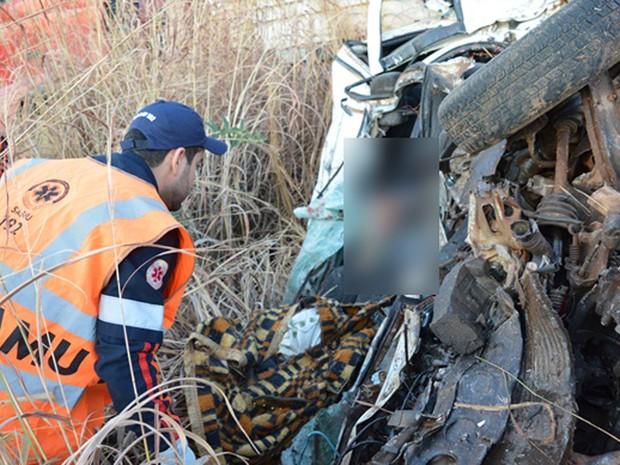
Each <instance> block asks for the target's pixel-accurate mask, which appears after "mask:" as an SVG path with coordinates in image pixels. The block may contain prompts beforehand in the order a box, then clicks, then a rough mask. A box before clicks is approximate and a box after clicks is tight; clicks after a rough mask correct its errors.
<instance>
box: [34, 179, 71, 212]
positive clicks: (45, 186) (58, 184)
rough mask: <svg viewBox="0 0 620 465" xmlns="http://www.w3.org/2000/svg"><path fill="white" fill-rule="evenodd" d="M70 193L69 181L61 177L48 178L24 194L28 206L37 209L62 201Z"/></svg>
mask: <svg viewBox="0 0 620 465" xmlns="http://www.w3.org/2000/svg"><path fill="white" fill-rule="evenodd" d="M68 193H69V183H67V182H66V181H61V180H60V179H48V180H47V181H43V182H40V183H38V184H35V185H34V186H32V187H31V188H30V189H28V190H27V191H26V193H25V194H24V205H25V206H26V208H30V209H35V208H39V207H43V206H45V205H49V204H54V203H58V202H60V201H61V200H62V199H64V198H65V197H66V196H67V194H68Z"/></svg>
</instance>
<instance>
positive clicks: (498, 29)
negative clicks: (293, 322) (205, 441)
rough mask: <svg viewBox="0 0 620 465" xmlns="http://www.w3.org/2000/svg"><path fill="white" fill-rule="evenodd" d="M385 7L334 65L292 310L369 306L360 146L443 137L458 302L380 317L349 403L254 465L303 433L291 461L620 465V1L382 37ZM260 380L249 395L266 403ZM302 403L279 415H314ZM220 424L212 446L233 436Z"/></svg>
mask: <svg viewBox="0 0 620 465" xmlns="http://www.w3.org/2000/svg"><path fill="white" fill-rule="evenodd" d="M380 3H381V2H375V1H371V2H370V6H369V33H368V42H367V43H358V42H350V43H347V44H345V46H344V47H343V48H342V49H341V50H340V51H339V52H338V54H337V56H336V59H335V61H334V65H333V102H334V109H333V118H332V124H331V127H330V130H329V133H328V135H327V139H326V142H325V148H324V150H323V153H322V158H321V170H320V174H319V178H318V180H317V184H316V188H315V191H314V193H313V197H312V201H311V202H310V204H309V206H308V207H303V208H299V209H297V210H296V214H297V215H298V216H299V217H300V218H306V219H308V220H309V221H308V231H307V236H306V239H305V241H304V244H303V246H302V249H301V251H300V255H299V257H298V259H297V261H296V263H295V265H294V267H293V270H292V272H291V276H290V279H289V283H288V287H287V292H286V296H285V300H286V302H287V303H288V304H293V303H296V302H304V301H305V299H308V298H313V297H314V296H317V295H320V296H322V297H321V299H333V300H331V301H329V302H331V303H329V304H328V305H330V306H335V307H338V306H340V308H345V307H346V306H347V305H361V304H360V302H359V300H360V299H359V296H357V295H351V294H347V293H346V292H345V290H344V289H343V286H342V283H343V274H344V264H343V246H344V226H343V217H344V215H345V209H344V199H343V195H344V192H343V189H344V188H343V186H344V181H343V179H344V176H343V174H344V140H345V139H346V138H371V137H384V138H398V137H401V138H402V137H405V138H436V139H438V140H439V146H440V154H439V170H440V179H441V186H440V194H439V199H440V220H441V224H440V228H439V235H440V245H441V250H440V254H439V259H440V270H439V271H440V276H441V286H440V288H439V290H438V292H437V294H436V295H430V296H421V295H401V296H397V297H395V298H394V299H393V300H389V301H386V300H385V298H384V297H385V296H379V297H378V298H377V299H376V300H377V302H378V303H375V304H373V303H369V304H365V305H370V306H371V307H372V308H377V309H378V307H381V309H380V311H377V312H375V314H374V316H373V317H372V319H371V320H372V321H370V320H366V322H367V323H368V324H369V325H370V326H371V327H372V340H371V341H369V342H368V345H367V346H365V347H364V353H365V356H364V357H363V361H361V360H360V362H359V363H358V364H357V365H356V367H355V371H354V375H353V372H351V373H350V376H349V379H348V381H347V382H341V381H342V380H340V381H339V382H338V383H337V384H336V388H337V391H338V395H337V396H334V397H332V398H331V399H330V400H329V402H324V401H323V400H322V401H321V403H320V406H321V407H326V406H327V405H329V404H330V403H333V402H336V401H337V400H338V399H340V400H339V401H338V402H337V403H335V404H333V405H332V406H331V407H329V408H327V409H326V410H323V411H322V412H319V413H318V414H317V413H316V411H314V410H313V411H312V415H314V418H313V419H312V420H310V418H309V417H310V415H305V416H304V423H305V422H308V423H307V424H306V425H305V426H304V427H303V428H301V424H298V423H297V424H295V428H294V431H293V429H291V430H287V431H286V433H287V434H286V435H285V436H286V438H284V436H282V437H281V438H280V440H281V443H279V444H277V445H276V447H274V444H273V442H272V443H270V444H268V446H270V447H267V448H263V449H261V447H262V446H260V445H258V446H257V445H256V444H255V445H254V447H255V449H253V452H248V454H247V455H245V457H246V458H248V457H252V462H254V463H260V459H261V457H260V456H261V450H266V449H270V450H269V452H270V453H269V454H268V460H267V462H268V463H273V460H275V458H276V457H277V455H278V454H279V452H280V451H281V449H282V448H284V447H286V446H287V445H288V444H289V442H290V441H291V438H292V436H293V434H288V433H294V432H297V431H299V433H298V434H297V435H296V437H295V438H294V439H293V440H292V443H291V446H290V448H288V449H287V450H285V451H284V452H283V453H282V456H281V460H282V463H283V464H286V465H289V464H290V465H298V464H310V463H316V464H338V465H341V464H343V465H344V464H376V465H386V464H407V465H418V464H419V465H448V464H460V465H473V464H485V465H491V464H493V465H495V464H506V465H508V464H523V465H526V464H527V465H537V464H553V465H555V464H557V465H560V464H562V465H570V464H575V465H577V464H579V465H585V464H589V465H596V464H600V465H602V464H614V463H620V452H619V451H620V365H619V363H620V362H619V359H620V357H619V355H620V268H619V267H620V191H619V189H620V187H619V185H618V183H619V182H620V181H619V177H620V154H618V153H616V152H617V151H618V147H619V146H620V145H619V141H620V127H619V125H620V108H618V97H617V87H618V84H619V83H618V79H617V76H618V75H619V74H620V67H618V63H619V62H620V47H619V45H620V31H618V29H617V27H615V26H616V25H617V24H618V20H620V4H618V3H617V2H615V1H611V0H573V1H571V2H570V3H568V4H567V5H565V4H563V3H564V2H556V1H544V0H541V1H538V2H523V1H516V0H515V1H506V2H495V3H492V2H474V1H465V0H461V1H458V0H455V1H454V2H445V1H434V2H430V1H429V2H427V3H428V6H429V7H431V6H432V7H437V8H441V9H442V15H443V19H442V20H441V22H440V23H437V24H433V25H426V26H425V27H418V28H412V29H410V30H407V31H402V30H401V31H397V32H395V33H385V34H382V33H381V25H380V15H377V14H376V13H377V12H378V11H379V10H380ZM321 302H323V301H321ZM325 302H328V301H327V300H326V301H325ZM334 302H339V303H337V304H336V303H334ZM386 302H387V304H386ZM315 303H316V302H315ZM289 308H294V305H293V307H289ZM301 308H302V309H304V310H305V309H307V308H306V307H304V306H303V305H302V307H301ZM278 321H280V322H281V324H282V329H283V330H285V329H286V328H289V329H290V327H288V324H289V320H286V317H283V316H280V317H278ZM203 329H204V328H203ZM199 332H200V331H199ZM319 341H321V342H324V341H323V340H322V334H321V336H320V337H319V338H318V339H315V340H314V343H308V344H307V345H306V348H310V350H309V351H307V352H305V353H306V354H310V353H312V350H313V349H312V348H316V347H317V345H318V344H319ZM276 342H279V341H276ZM197 343H198V342H197V341H196V340H194V341H190V345H189V346H188V347H189V349H188V350H187V351H186V355H187V353H188V351H189V352H191V351H192V350H195V349H196V347H200V344H199V343H198V345H196V344H197ZM192 344H193V345H192ZM207 345H208V344H207ZM203 346H205V345H203ZM319 347H321V346H319ZM326 347H327V346H326ZM215 349H218V350H220V349H221V347H219V346H218V347H212V351H213V350H215ZM304 350H305V349H304ZM212 353H214V352H212ZM212 353H210V355H209V356H211V355H212ZM235 353H236V352H235ZM235 353H232V354H228V355H234V354H235ZM229 362H230V359H229ZM203 365H204V364H203ZM246 365H247V364H246ZM246 365H244V364H240V363H239V361H238V360H237V361H234V360H233V363H228V364H227V365H226V367H225V369H224V372H225V376H233V375H231V374H230V373H229V371H234V370H238V369H239V368H243V370H245V368H244V367H245V366H246ZM205 366H206V365H205ZM196 367H198V370H200V367H201V364H200V363H194V364H193V365H192V366H190V367H189V369H190V370H191V369H195V368H196ZM205 369H206V368H205ZM243 370H242V371H243ZM192 373H196V374H198V373H197V372H192ZM244 373H245V374H244ZM246 375H247V371H243V373H242V374H241V377H240V378H236V379H237V380H240V381H239V382H240V383H242V384H243V385H244V386H246V387H247V388H248V389H253V388H252V387H251V386H249V385H247V384H246V381H243V379H246V378H247V376H246ZM204 376H205V377H207V378H208V379H213V377H212V376H211V375H204ZM200 389H201V388H200V387H198V388H197V389H196V390H195V391H193V394H192V395H194V396H196V397H198V398H200V396H202V395H209V394H210V393H209V392H206V391H204V390H203V391H201V390H200ZM227 392H231V391H227ZM292 393H293V394H292ZM295 393H296V394H295ZM235 394H238V395H240V396H241V397H240V398H242V399H246V400H247V399H248V396H245V397H244V396H243V395H242V393H237V392H235ZM297 394H299V391H294V390H293V391H291V392H287V393H286V394H285V395H283V396H282V398H280V397H278V398H276V399H272V398H270V399H269V402H268V404H269V405H271V410H272V411H275V410H274V409H276V410H277V409H282V408H283V407H284V406H287V405H288V410H278V411H279V412H280V413H281V414H282V415H288V414H290V412H291V411H293V410H295V409H296V408H297V409H302V410H300V411H303V408H305V407H306V406H307V404H306V403H304V400H303V399H301V400H300V399H298V398H297ZM261 395H264V393H263V394H261ZM196 397H195V398H194V402H198V404H200V402H199V401H197V400H196ZM190 400H191V399H190V398H189V395H188V404H189V403H190ZM204 402H205V401H203V403H204ZM254 402H256V399H254ZM295 402H298V403H297V404H296V403H295ZM241 404H243V405H242V406H241V407H239V405H241ZM259 404H260V403H259ZM259 404H256V403H255V404H252V402H249V403H247V402H245V401H244V402H238V403H237V406H235V405H233V406H232V407H233V410H235V411H237V412H241V413H243V411H244V409H245V411H247V410H248V409H249V410H251V409H252V408H260V407H261V405H262V404H260V405H259ZM248 405H249V406H250V407H248ZM208 407H209V408H208V409H205V410H208V411H209V412H210V411H211V410H213V408H214V406H213V405H212V404H211V403H209V406H208ZM200 413H201V412H198V413H197V414H196V415H195V417H197V418H198V420H196V421H193V422H192V423H193V425H198V426H197V427H196V429H195V431H196V432H197V433H200V434H205V432H206V433H209V432H213V431H218V433H221V432H222V430H223V429H225V428H229V429H231V432H230V433H229V434H230V435H233V433H232V431H234V430H235V428H236V426H234V425H233V426H230V425H223V426H222V425H220V426H219V427H217V426H214V427H205V426H204V420H205V419H204V418H202V417H200ZM202 413H204V412H202ZM207 420H209V421H212V420H213V416H211V417H209V418H207ZM245 421H246V424H247V428H244V429H243V431H249V430H251V431H252V432H254V431H255V430H254V429H253V428H255V427H256V425H254V424H252V425H250V424H249V420H247V419H246V420H245ZM289 425H290V423H289ZM262 426H265V425H262ZM218 428H219V430H218ZM300 428H301V429H300ZM251 439H254V438H251ZM238 440H239V441H240V442H243V441H244V439H243V438H239V439H238ZM250 444H251V441H250ZM223 449H226V448H225V447H224V448H223ZM263 458H265V457H263Z"/></svg>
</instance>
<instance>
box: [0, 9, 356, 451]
mask: <svg viewBox="0 0 620 465" xmlns="http://www.w3.org/2000/svg"><path fill="white" fill-rule="evenodd" d="M282 1H284V0H282ZM215 3H216V2H212V1H203V0H200V1H198V0H196V1H186V0H167V1H166V2H165V6H164V7H163V9H161V10H159V11H158V12H157V13H155V14H154V15H152V16H151V18H150V19H148V20H146V21H144V20H143V21H140V20H138V18H137V15H136V14H135V11H134V9H133V7H132V5H131V4H132V2H131V1H129V0H126V1H120V0H118V1H117V8H118V11H117V13H116V15H115V16H113V17H108V18H107V19H106V21H105V22H102V23H101V24H100V25H99V27H98V30H97V31H96V32H95V33H93V34H92V35H91V36H90V37H88V38H87V39H85V41H84V46H85V48H86V49H87V50H88V53H87V56H86V57H85V56H84V54H81V53H75V52H71V51H70V50H69V49H68V48H63V46H62V45H61V46H60V47H54V50H51V51H48V52H47V53H46V54H45V59H44V60H42V62H43V63H44V69H45V73H44V75H43V76H36V75H31V74H28V73H27V72H26V71H25V70H22V71H21V72H19V73H18V74H19V75H20V80H21V83H22V84H23V85H25V86H26V87H29V88H30V89H31V91H30V92H29V93H28V95H27V96H26V98H25V99H24V101H23V106H22V108H21V110H20V111H19V112H18V113H17V114H15V115H11V116H7V115H6V112H5V113H4V115H3V114H2V111H3V110H2V108H4V105H1V106H0V120H1V121H2V123H3V124H2V126H5V128H6V131H7V133H8V137H9V140H10V141H11V143H12V145H11V152H10V156H11V158H22V157H32V156H44V157H60V158H67V157H81V156H85V155H89V154H94V153H108V152H110V151H113V150H115V149H117V147H118V142H119V141H120V139H121V137H122V135H123V132H124V130H125V128H126V125H127V124H128V122H129V120H130V119H131V116H132V115H133V114H134V113H135V111H136V110H137V109H138V108H139V107H141V106H142V105H144V104H146V103H148V102H150V101H152V100H154V99H156V98H166V99H174V100H179V101H182V102H185V103H187V104H190V105H192V106H194V107H195V108H197V109H198V110H199V112H201V113H202V114H204V115H207V120H208V121H209V124H210V126H211V129H212V130H211V133H216V134H217V135H220V136H222V137H224V138H226V139H228V141H229V143H230V145H231V146H232V149H231V150H230V151H229V153H228V154H227V155H226V156H225V157H223V158H217V157H210V158H209V159H208V160H207V161H206V163H205V164H204V167H203V168H202V170H203V172H202V176H200V178H199V181H198V183H197V185H196V189H195V191H194V192H193V194H192V196H191V198H190V199H189V200H188V202H187V203H186V205H185V206H184V209H183V210H182V211H181V213H180V218H181V220H182V222H183V223H184V224H185V225H186V226H187V227H188V229H189V230H190V232H191V233H192V235H193V237H194V238H195V240H196V243H197V245H198V247H199V261H198V265H197V269H196V273H195V277H194V279H193V281H192V282H191V285H190V287H189V289H188V292H187V298H186V299H185V303H184V305H183V308H182V311H181V313H180V316H179V319H178V321H177V323H176V324H175V327H174V328H173V330H172V331H170V332H169V333H168V334H167V339H166V342H165V344H164V347H163V348H162V349H161V351H160V362H161V365H162V370H163V373H164V376H165V378H166V379H168V380H174V379H178V378H179V377H180V376H181V366H182V360H181V353H182V348H183V341H184V339H185V337H186V336H187V335H188V333H189V332H190V331H191V330H192V329H193V328H194V327H195V325H196V323H197V322H198V321H200V320H202V319H204V318H208V317H209V316H211V315H219V314H223V315H227V316H231V317H241V318H244V317H246V316H247V315H248V314H249V313H250V312H252V311H254V310H255V309H260V308H261V307H267V306H271V305H277V304H279V303H280V301H281V295H282V291H283V288H284V284H285V282H286V279H287V275H288V271H289V269H290V267H291V265H292V262H293V260H294V257H295V256H296V253H297V251H298V248H299V245H300V243H301V240H302V238H303V234H304V228H303V225H302V224H301V223H300V222H299V221H298V220H296V219H295V218H294V217H293V214H292V210H293V208H294V207H295V206H297V205H299V204H302V203H304V202H306V201H307V200H308V199H309V197H310V194H311V190H312V186H313V184H314V181H315V178H316V171H317V167H318V161H319V155H320V147H321V143H322V140H323V136H324V134H325V132H326V129H327V125H328V123H329V113H330V110H331V101H330V94H329V77H330V65H331V63H330V61H331V57H332V55H333V52H334V51H335V49H336V48H337V47H338V46H339V44H340V41H341V39H342V38H344V36H347V35H349V34H351V32H352V31H350V30H347V29H342V28H337V27H329V28H328V33H329V35H331V37H330V40H328V41H327V42H323V43H317V42H316V40H315V38H314V37H308V34H307V31H305V30H304V29H303V27H304V24H305V23H304V22H301V21H300V22H299V30H293V31H292V34H291V35H290V37H289V40H288V42H287V43H286V44H283V43H271V44H266V43H264V42H263V41H262V40H261V35H260V31H259V29H258V26H257V19H256V18H257V17H258V16H259V14H258V13H257V12H258V11H259V8H258V7H257V4H256V3H257V1H256V0H245V1H233V2H229V1H226V2H217V3H223V4H224V5H225V7H220V8H218V7H216V6H215V5H214V4H215ZM274 3H277V2H274ZM317 5H319V9H322V11H319V12H318V13H323V14H325V15H328V16H333V15H336V17H337V15H338V11H337V9H336V8H335V7H334V5H333V3H332V2H317ZM321 5H323V6H322V7H321ZM311 14H317V12H316V11H315V12H312V13H311ZM330 24H332V25H333V24H334V23H330ZM0 27H1V26H0ZM60 27H61V28H62V25H60ZM338 35H341V37H338ZM0 36H1V33H0ZM283 45H285V46H284V47H283ZM278 48H280V49H279V50H278ZM284 49H286V50H284ZM0 103H2V102H0ZM174 396H175V398H176V400H177V405H178V406H179V407H180V412H181V413H182V411H183V405H182V404H183V399H182V395H181V393H180V390H179V389H178V388H176V390H175V395H174ZM127 421H128V417H127V415H124V416H123V417H117V418H116V419H114V420H112V422H110V423H109V425H108V427H106V429H105V430H102V432H100V434H98V435H97V436H96V437H95V438H93V441H91V442H90V443H89V444H88V446H87V447H86V448H85V452H84V454H83V456H82V459H81V460H80V461H79V463H108V462H109V461H110V460H111V459H112V458H114V459H116V458H117V456H116V453H115V452H111V453H110V449H108V453H105V454H102V453H100V452H99V453H94V449H93V447H95V446H97V445H100V444H102V443H106V444H108V445H109V446H112V447H113V448H117V449H124V450H125V451H127V450H128V445H127V444H120V443H116V442H115V439H114V437H113V436H114V435H112V438H110V434H109V433H110V432H111V431H112V430H114V428H115V427H117V426H120V425H122V424H123V423H126V422H127ZM114 422H116V423H114ZM0 454H1V451H0ZM106 456H107V457H106ZM0 461H1V460H0ZM119 463H121V462H119ZM124 463H129V462H124Z"/></svg>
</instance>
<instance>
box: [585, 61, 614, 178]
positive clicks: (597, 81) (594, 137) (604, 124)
mask: <svg viewBox="0 0 620 465" xmlns="http://www.w3.org/2000/svg"><path fill="white" fill-rule="evenodd" d="M581 99H582V101H583V113H584V115H585V119H586V130H587V132H588V139H590V146H591V147H592V153H593V154H594V161H595V169H596V170H597V171H599V173H600V174H601V177H602V178H603V180H605V181H606V182H607V183H608V184H610V185H612V186H615V187H616V189H619V188H620V184H619V180H620V107H619V106H618V105H619V104H618V95H617V94H616V91H615V88H614V85H613V81H612V79H611V76H610V75H609V72H608V71H606V72H604V73H603V74H602V75H600V76H597V77H596V78H594V79H593V80H592V81H590V84H589V85H588V87H586V88H585V89H583V90H582V91H581Z"/></svg>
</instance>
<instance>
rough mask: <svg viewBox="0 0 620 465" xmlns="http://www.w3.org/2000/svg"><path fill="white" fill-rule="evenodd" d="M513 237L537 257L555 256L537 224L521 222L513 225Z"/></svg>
mask: <svg viewBox="0 0 620 465" xmlns="http://www.w3.org/2000/svg"><path fill="white" fill-rule="evenodd" d="M511 229H512V235H513V237H514V238H515V240H516V241H517V242H518V243H519V244H520V245H521V246H522V247H523V248H524V249H525V250H527V251H528V252H530V253H531V254H532V255H535V256H541V255H547V256H548V257H551V256H553V249H552V248H551V244H549V242H548V241H547V239H545V236H543V235H542V234H541V232H540V231H539V229H538V225H537V224H536V223H535V222H533V221H532V222H531V223H530V222H528V221H525V220H519V221H515V222H514V223H512V226H511Z"/></svg>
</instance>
